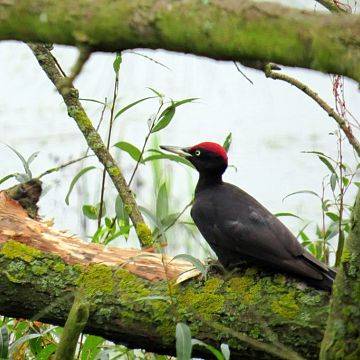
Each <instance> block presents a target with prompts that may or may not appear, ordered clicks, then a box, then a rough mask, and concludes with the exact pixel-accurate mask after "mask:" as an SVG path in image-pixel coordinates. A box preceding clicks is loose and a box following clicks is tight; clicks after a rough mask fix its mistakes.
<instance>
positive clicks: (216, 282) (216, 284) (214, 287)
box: [204, 277, 224, 293]
mask: <svg viewBox="0 0 360 360" xmlns="http://www.w3.org/2000/svg"><path fill="white" fill-rule="evenodd" d="M223 284H224V281H223V280H222V279H220V278H218V277H213V278H210V279H208V280H206V282H205V284H204V291H205V292H209V293H214V292H216V291H218V290H220V288H221V286H222V285H223Z"/></svg>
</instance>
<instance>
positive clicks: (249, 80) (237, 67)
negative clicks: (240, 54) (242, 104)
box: [233, 61, 254, 85]
mask: <svg viewBox="0 0 360 360" xmlns="http://www.w3.org/2000/svg"><path fill="white" fill-rule="evenodd" d="M233 63H234V65H235V67H236V70H237V71H238V72H239V73H240V74H241V75H242V76H243V77H244V78H245V79H246V80H247V81H248V82H249V83H250V84H251V85H254V83H253V82H252V80H251V79H250V78H249V77H248V76H247V75H246V74H245V73H244V72H243V71H242V70H241V69H240V66H239V64H238V63H237V62H236V61H233Z"/></svg>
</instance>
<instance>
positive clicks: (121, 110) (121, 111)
mask: <svg viewBox="0 0 360 360" xmlns="http://www.w3.org/2000/svg"><path fill="white" fill-rule="evenodd" d="M155 98H156V96H148V97H145V98H143V99H140V100H136V101H134V102H132V103H131V104H129V105H126V106H125V107H123V108H122V109H120V110H119V111H118V112H117V113H116V115H115V117H114V120H115V119H116V118H118V117H119V116H120V115H121V114H123V113H124V112H125V111H126V110H129V109H131V108H132V107H133V106H135V105H137V104H139V103H141V102H143V101H145V100H148V99H155Z"/></svg>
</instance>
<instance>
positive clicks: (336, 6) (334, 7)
mask: <svg viewBox="0 0 360 360" xmlns="http://www.w3.org/2000/svg"><path fill="white" fill-rule="evenodd" d="M315 1H316V2H318V3H319V4H321V5H322V6H323V7H325V8H326V9H328V10H329V11H330V12H333V13H348V12H349V10H348V8H347V6H346V5H345V4H340V3H339V2H338V1H334V0H315Z"/></svg>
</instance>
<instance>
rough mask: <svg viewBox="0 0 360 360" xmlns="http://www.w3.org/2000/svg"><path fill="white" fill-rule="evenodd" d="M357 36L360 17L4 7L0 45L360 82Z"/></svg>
mask: <svg viewBox="0 0 360 360" xmlns="http://www.w3.org/2000/svg"><path fill="white" fill-rule="evenodd" d="M359 34H360V16H359V15H331V14H323V13H314V12H313V11H303V10H299V9H293V8H289V7H285V6H281V5H279V4H273V3H266V2H264V3H261V2H258V1H249V0H247V1H246V0H243V1H234V0H212V1H208V2H205V1H202V0H181V1H165V0H137V1H135V0H133V1H126V0H114V1H108V0H95V1H94V0H83V1H78V2H74V1H72V0H62V1H44V0H21V1H16V0H15V1H12V0H11V1H9V0H4V1H0V40H10V39H11V40H22V41H27V42H43V43H57V44H66V45H75V46H88V47H89V48H90V49H91V50H92V51H96V50H100V51H121V50H126V49H133V48H149V49H159V48H161V49H166V50H170V51H178V52H185V53H192V54H195V55H202V56H207V57H210V58H214V59H221V60H234V61H240V62H246V63H251V62H252V63H253V62H254V61H255V62H256V61H259V62H261V63H264V62H275V63H279V64H283V65H289V66H298V67H304V68H309V69H314V70H319V71H323V72H328V73H336V74H342V75H345V76H348V77H350V78H353V79H355V80H356V81H358V82H360V51H359V41H358V39H359ZM334 54H336V56H334ZM253 66H255V65H253Z"/></svg>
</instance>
